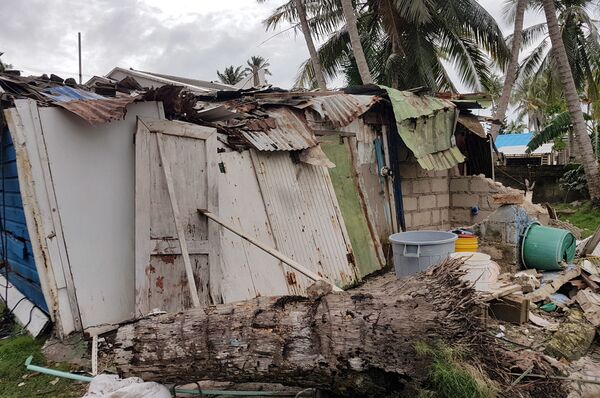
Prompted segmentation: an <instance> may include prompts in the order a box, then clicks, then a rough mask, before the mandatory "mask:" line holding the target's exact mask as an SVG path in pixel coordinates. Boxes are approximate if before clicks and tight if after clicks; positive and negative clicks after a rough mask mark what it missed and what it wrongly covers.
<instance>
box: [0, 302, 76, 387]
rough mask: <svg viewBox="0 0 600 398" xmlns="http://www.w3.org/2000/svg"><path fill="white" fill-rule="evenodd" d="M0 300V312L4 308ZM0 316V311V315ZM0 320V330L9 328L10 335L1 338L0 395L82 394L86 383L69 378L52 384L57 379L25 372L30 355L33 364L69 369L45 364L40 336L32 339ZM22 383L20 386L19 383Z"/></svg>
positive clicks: (19, 329)
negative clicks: (11, 333)
mask: <svg viewBox="0 0 600 398" xmlns="http://www.w3.org/2000/svg"><path fill="white" fill-rule="evenodd" d="M2 304H3V303H1V302H0V311H3V310H4V306H3V305H2ZM0 315H1V314H0ZM2 319H3V318H0V322H5V324H3V325H0V329H3V330H8V331H10V330H11V329H12V331H13V335H12V336H10V337H7V338H4V339H2V340H0V397H2V398H25V397H27V398H29V397H48V398H71V397H81V396H82V395H83V392H84V391H85V389H86V388H87V386H86V385H83V384H81V383H77V382H73V381H71V380H65V379H59V380H58V382H57V383H56V384H51V383H50V382H53V381H54V380H55V379H56V378H55V377H53V376H48V375H43V374H39V373H34V372H31V371H28V370H27V369H26V368H25V359H27V357H29V356H30V355H33V361H32V363H33V364H34V365H40V366H51V367H52V368H55V369H59V370H64V371H69V370H70V369H69V366H68V365H66V364H47V363H46V361H45V359H44V356H43V355H42V352H41V350H40V349H41V346H42V344H43V340H42V339H38V340H35V339H33V338H32V337H31V336H29V335H26V334H24V333H23V331H22V330H21V328H19V327H18V326H16V325H14V324H12V323H6V322H8V321H6V318H4V321H2ZM19 384H21V386H19Z"/></svg>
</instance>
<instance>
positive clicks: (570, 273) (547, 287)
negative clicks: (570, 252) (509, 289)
mask: <svg viewBox="0 0 600 398" xmlns="http://www.w3.org/2000/svg"><path fill="white" fill-rule="evenodd" d="M580 274H581V270H580V268H579V267H576V266H574V265H571V266H569V267H567V268H566V269H565V270H564V271H560V272H546V273H544V277H543V278H542V281H541V283H542V285H541V287H540V288H539V289H536V290H535V291H533V292H531V293H529V294H527V295H526V296H525V297H527V298H528V299H529V300H531V302H533V303H537V302H538V301H543V300H545V299H546V298H548V297H549V296H550V295H551V294H553V293H556V292H557V291H558V289H560V288H561V287H562V286H563V285H564V284H565V283H567V282H569V281H570V280H571V279H575V278H577V277H578V276H579V275H580Z"/></svg>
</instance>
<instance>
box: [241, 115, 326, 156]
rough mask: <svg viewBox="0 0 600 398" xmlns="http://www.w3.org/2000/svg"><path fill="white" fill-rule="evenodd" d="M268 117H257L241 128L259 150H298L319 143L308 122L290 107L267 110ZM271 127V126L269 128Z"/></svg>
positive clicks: (247, 138) (243, 133)
mask: <svg viewBox="0 0 600 398" xmlns="http://www.w3.org/2000/svg"><path fill="white" fill-rule="evenodd" d="M267 114H268V115H269V118H271V119H273V120H274V122H275V123H272V122H269V121H268V119H262V120H260V119H256V120H255V121H254V124H252V122H246V126H245V128H243V129H242V130H240V133H241V134H242V136H243V137H244V138H245V139H246V140H248V142H249V143H250V145H252V146H253V147H254V148H255V149H257V150H259V151H298V150H302V149H306V148H310V147H313V146H315V145H317V139H316V137H315V135H314V134H313V133H312V131H310V130H309V129H308V127H307V126H306V122H305V121H304V120H302V118H301V117H300V116H299V115H298V114H297V113H296V112H294V111H292V110H290V109H288V108H274V109H269V110H268V111H267ZM269 127H271V128H269Z"/></svg>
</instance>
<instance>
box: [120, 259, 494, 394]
mask: <svg viewBox="0 0 600 398" xmlns="http://www.w3.org/2000/svg"><path fill="white" fill-rule="evenodd" d="M459 265H460V264H459V263H457V262H456V261H448V262H446V263H445V264H442V265H441V266H440V267H438V268H437V269H435V270H434V271H433V272H431V273H430V275H419V276H416V277H412V278H408V279H404V280H396V279H395V277H394V275H386V276H383V277H379V278H377V279H375V280H373V281H371V282H370V283H367V284H366V285H365V286H363V287H362V288H360V289H355V290H352V291H347V292H343V293H336V294H326V295H325V296H322V297H317V298H313V299H308V298H304V297H280V298H264V297H260V298H257V299H255V300H250V301H245V302H240V303H235V304H227V305H220V306H214V307H209V308H205V309H192V310H188V311H185V312H182V313H178V314H167V315H161V316H156V317H152V318H148V319H143V320H140V321H138V322H136V323H134V324H130V325H126V326H124V327H122V328H121V329H120V330H119V332H118V335H117V340H116V345H115V347H116V362H117V367H118V369H119V371H120V372H121V374H122V375H123V376H138V377H141V378H143V379H144V380H146V381H159V382H162V383H187V382H190V381H196V380H203V379H211V380H227V381H232V382H250V381H252V382H270V383H281V384H285V385H297V386H302V387H317V388H322V389H325V390H330V391H333V392H335V393H338V394H340V395H343V396H384V395H386V394H389V393H391V392H399V391H404V392H406V391H407V390H408V389H410V388H411V386H413V385H416V384H418V382H419V381H422V380H423V379H425V378H426V377H427V372H426V370H425V369H426V363H425V361H426V360H425V359H423V358H422V357H419V356H418V355H417V352H416V350H415V347H416V345H417V343H427V344H432V345H434V344H437V343H438V342H439V341H445V342H452V344H453V345H454V344H459V343H460V342H461V341H462V342H465V343H466V342H467V341H468V343H467V344H471V345H478V346H482V347H484V349H483V351H486V352H490V351H491V348H490V345H489V344H488V343H487V342H486V341H485V340H486V339H489V337H486V336H489V335H486V334H484V333H480V332H481V330H482V329H481V328H482V323H481V321H480V318H479V317H480V314H481V308H480V307H479V306H478V305H476V303H475V302H474V300H473V297H472V294H473V292H472V290H471V289H470V288H468V287H467V286H465V285H464V284H462V283H461V282H460V280H459V275H460V274H459V271H458V266H459ZM494 356H497V355H494Z"/></svg>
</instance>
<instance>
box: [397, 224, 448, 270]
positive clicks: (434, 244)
mask: <svg viewBox="0 0 600 398" xmlns="http://www.w3.org/2000/svg"><path fill="white" fill-rule="evenodd" d="M456 239H458V236H457V235H456V234H453V233H451V232H442V231H411V232H400V233H398V234H393V235H391V236H390V242H391V243H392V251H393V253H394V269H395V271H396V276H397V277H398V278H402V277H405V276H410V275H415V274H418V273H419V272H423V271H427V269H428V268H429V267H431V266H433V265H437V264H439V263H440V262H442V261H443V260H445V259H446V258H448V257H449V256H450V254H451V253H453V252H454V245H455V241H456Z"/></svg>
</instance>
